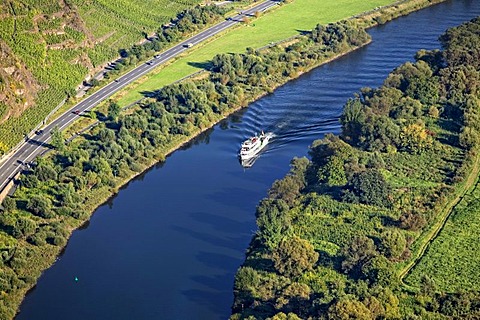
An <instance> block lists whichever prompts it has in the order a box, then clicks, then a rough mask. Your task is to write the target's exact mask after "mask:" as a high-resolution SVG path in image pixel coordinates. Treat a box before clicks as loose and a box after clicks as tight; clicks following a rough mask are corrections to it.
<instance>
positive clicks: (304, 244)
mask: <svg viewBox="0 0 480 320" xmlns="http://www.w3.org/2000/svg"><path fill="white" fill-rule="evenodd" d="M272 257H273V263H274V266H275V269H276V270H277V271H278V272H279V273H280V274H281V275H284V276H287V277H290V278H296V277H299V276H300V275H301V274H302V273H303V272H305V271H308V270H311V269H312V268H313V266H314V264H315V263H316V262H317V259H318V253H316V252H315V250H314V248H313V246H312V244H311V243H310V242H308V241H307V240H304V239H300V238H298V237H296V236H293V237H288V238H284V239H283V240H282V241H280V243H279V245H278V247H277V248H276V249H275V250H274V252H273V255H272Z"/></svg>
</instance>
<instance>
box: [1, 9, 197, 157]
mask: <svg viewBox="0 0 480 320" xmlns="http://www.w3.org/2000/svg"><path fill="white" fill-rule="evenodd" d="M199 2H200V1H199V0H181V1H169V0H146V1H128V0H120V1H110V0H100V1H89V0H68V1H67V0H58V1H51V0H12V1H4V2H2V4H0V57H2V59H0V85H1V87H2V91H3V92H2V94H3V95H4V97H3V96H0V100H2V101H3V100H5V101H7V102H6V103H4V104H3V105H2V106H1V107H0V155H1V154H2V153H4V152H5V151H6V150H8V149H9V148H11V147H13V146H14V145H15V144H16V143H17V142H18V141H20V140H21V139H22V136H23V135H24V134H26V133H27V132H29V131H30V130H31V129H32V128H33V127H35V125H37V124H38V123H39V122H40V121H41V120H42V119H43V118H44V117H45V116H46V115H47V114H48V113H49V112H50V110H52V109H53V108H55V106H56V105H57V104H58V103H59V102H60V101H62V100H63V99H64V98H65V97H66V96H72V95H74V93H75V88H76V87H77V86H78V85H79V84H80V83H81V82H82V81H83V80H84V79H85V77H86V76H87V74H89V73H94V70H95V68H98V67H99V66H101V65H103V64H104V63H106V62H107V61H109V60H111V59H113V58H115V57H116V56H117V55H118V51H119V49H123V48H129V47H131V46H132V45H133V44H134V43H138V42H139V41H141V40H142V39H143V38H144V37H145V35H148V34H152V33H154V32H155V31H156V30H157V29H158V28H159V27H160V26H161V25H162V24H164V23H166V22H168V21H170V19H171V18H173V17H175V16H176V15H177V14H178V13H179V12H180V11H182V10H183V9H185V8H188V7H191V6H193V5H195V4H197V3H199ZM5 57H7V58H8V59H7V58H5ZM21 66H25V68H23V67H21ZM5 70H6V71H5ZM7 98H8V99H7Z"/></svg>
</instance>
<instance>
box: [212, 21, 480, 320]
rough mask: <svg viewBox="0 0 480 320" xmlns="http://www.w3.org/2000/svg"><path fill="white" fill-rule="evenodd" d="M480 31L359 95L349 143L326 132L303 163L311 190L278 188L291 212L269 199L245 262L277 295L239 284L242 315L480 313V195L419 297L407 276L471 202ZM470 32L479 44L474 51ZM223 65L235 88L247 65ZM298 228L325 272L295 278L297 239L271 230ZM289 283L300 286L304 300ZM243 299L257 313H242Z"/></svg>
mask: <svg viewBox="0 0 480 320" xmlns="http://www.w3.org/2000/svg"><path fill="white" fill-rule="evenodd" d="M479 25H480V19H474V20H473V21H472V22H470V23H467V24H464V25H462V26H460V27H457V28H454V29H452V30H449V31H447V33H446V34H445V35H444V36H442V38H441V39H442V41H443V47H444V49H443V51H425V50H423V51H420V52H419V53H418V54H417V56H416V59H417V61H416V62H414V63H406V64H404V65H402V66H400V67H398V68H397V69H395V70H394V71H393V72H392V73H391V74H390V75H389V76H388V78H387V79H386V80H385V82H384V85H383V86H381V87H380V88H378V89H370V88H365V89H363V90H362V92H360V93H359V94H358V95H357V96H356V97H355V98H354V99H351V100H349V101H348V102H347V103H346V105H345V109H344V112H343V115H342V117H341V122H342V133H341V136H340V137H336V136H333V135H326V136H325V137H324V138H323V139H321V140H317V141H314V142H313V144H312V146H311V147H310V150H309V154H310V156H311V161H310V163H309V164H307V163H305V164H303V163H302V165H301V168H302V170H301V172H303V175H304V179H303V180H302V179H300V178H299V177H298V176H296V177H295V179H294V180H295V181H300V182H302V183H303V184H302V185H301V188H297V187H296V186H295V184H294V183H293V180H292V178H291V177H290V176H289V175H287V177H285V178H284V179H283V180H279V181H280V182H276V183H274V185H273V186H272V188H271V190H270V192H269V196H270V197H271V198H274V199H283V200H287V201H288V205H287V203H285V205H284V207H283V209H282V210H279V209H278V207H276V206H273V204H274V203H272V199H267V200H263V201H262V202H261V204H260V206H259V209H258V210H257V224H258V225H259V233H258V234H257V236H256V238H255V239H254V241H252V243H251V246H250V248H249V251H248V254H247V259H246V262H245V264H246V265H248V266H249V268H250V269H249V274H256V275H261V274H262V272H266V273H268V275H269V278H268V279H269V281H268V282H267V281H262V276H259V277H258V278H255V279H256V280H258V281H255V282H253V281H252V282H251V283H252V286H256V287H255V290H256V292H258V291H261V290H267V288H268V292H269V294H271V295H273V296H269V295H264V296H263V297H262V299H260V300H259V299H256V298H254V297H252V296H251V295H250V293H249V292H248V290H247V289H240V288H239V290H238V291H236V292H235V297H236V299H235V303H234V308H233V309H234V312H237V313H236V315H241V316H247V315H254V316H255V317H258V318H262V319H264V318H268V317H277V316H278V317H283V318H284V317H285V314H286V313H287V312H289V311H290V310H295V311H296V312H295V313H296V315H298V316H300V317H301V318H305V319H308V318H312V319H313V318H317V317H320V318H322V319H400V318H401V319H406V318H421V319H444V318H462V319H463V318H469V319H474V318H476V317H477V316H478V310H480V290H479V283H478V281H477V278H478V277H475V276H474V275H476V274H478V273H479V272H480V271H479V270H478V265H479V263H478V254H476V252H477V251H478V250H479V249H480V248H478V239H477V238H478V236H477V234H478V232H477V231H478V230H477V229H478V223H477V222H478V221H477V220H478V211H479V210H480V209H479V206H480V202H479V199H480V196H479V195H480V191H479V190H478V188H476V189H475V190H474V192H473V193H472V194H470V195H468V196H466V197H464V198H463V200H462V201H461V202H459V203H458V204H457V205H456V207H455V211H454V212H453V213H452V215H451V217H450V219H449V220H448V221H447V223H446V224H445V226H444V228H443V229H442V231H441V232H440V234H439V235H438V237H437V238H434V240H433V242H432V244H431V246H430V247H429V248H428V250H427V251H426V253H425V254H424V256H423V257H422V259H421V260H420V262H418V264H416V266H415V268H414V269H413V272H412V273H411V274H410V275H409V276H408V277H407V281H408V284H409V285H411V286H416V287H417V288H418V290H415V289H414V288H412V287H408V288H407V287H405V286H404V284H403V283H402V282H401V281H399V280H400V277H399V274H398V273H399V270H402V269H403V268H404V267H405V264H407V263H409V262H412V259H413V257H416V256H417V253H418V251H419V243H421V242H422V241H425V239H429V238H428V236H429V235H430V236H431V235H432V233H431V232H432V228H433V227H432V225H434V226H436V225H438V221H441V220H440V219H441V216H440V214H439V213H441V212H442V211H443V210H444V206H445V205H448V204H449V201H451V199H455V197H459V194H461V193H460V192H459V191H458V190H463V189H462V188H464V186H465V185H464V184H462V183H464V182H463V181H464V180H465V178H466V177H468V180H469V181H468V182H469V183H473V181H471V180H472V174H467V170H469V169H471V168H472V163H477V165H478V159H477V158H478V150H479V149H478V147H479V140H478V137H479V132H480V125H479V123H480V113H479V110H480V108H479V107H480V101H479V99H478V97H479V93H480V85H478V84H479V83H480V65H478V60H477V58H478V52H479V51H478V50H477V47H478V43H479V41H480V40H479V39H480V33H479V32H478V30H479V29H480V28H479ZM339 29H340V28H331V30H339ZM324 30H326V28H317V29H316V30H315V31H314V32H313V39H314V40H315V41H317V42H319V43H324V44H326V43H330V44H333V45H335V46H338V41H341V39H343V38H344V37H345V35H338V34H336V33H334V34H331V35H328V36H326V35H322V34H321V32H323V31H324ZM462 35H465V39H466V41H467V42H469V43H465V45H463V44H462V43H463V39H462ZM472 43H473V44H474V45H472ZM473 46H476V47H475V49H474V48H473ZM219 60H220V59H219ZM460 61H462V63H461V62H460ZM213 65H214V68H217V69H215V70H219V71H220V72H222V73H223V74H224V76H225V78H224V79H223V81H225V82H226V83H228V82H229V81H230V79H231V78H232V77H234V76H235V74H234V72H235V71H233V70H235V69H237V68H245V61H243V65H241V64H238V62H237V61H236V60H235V59H231V60H230V61H229V63H223V64H219V63H217V61H215V60H214V61H213ZM220 80H221V81H222V79H220ZM289 177H290V178H289ZM286 185H288V186H289V187H288V189H289V192H290V193H287V192H286V190H285V189H287V188H284V186H286ZM277 201H279V200H277ZM452 203H455V202H452ZM267 204H268V205H267ZM277 205H278V204H277ZM272 207H273V208H275V209H276V210H272V209H270V208H272ZM259 210H260V211H259ZM258 212H260V213H261V214H260V215H259V216H262V217H264V218H263V219H258ZM272 213H273V214H272ZM268 214H270V215H268ZM467 220H468V221H467ZM435 223H436V224H435ZM286 225H288V232H289V233H290V234H295V235H298V236H299V237H300V238H301V239H306V240H308V241H309V243H311V244H312V245H313V247H314V248H315V250H316V252H318V253H319V258H318V261H317V263H316V267H315V268H308V269H307V270H304V271H301V270H296V272H291V271H290V272H289V271H286V269H288V268H291V267H292V266H298V265H299V264H298V262H297V261H298V260H299V258H298V257H290V256H289V254H286V253H285V251H286V250H285V247H286V244H287V242H285V240H281V241H280V242H278V238H279V237H280V234H281V232H278V233H277V234H275V233H274V232H272V231H271V230H269V233H268V234H270V235H274V234H275V237H271V238H270V239H276V241H272V242H270V243H269V244H268V245H267V243H266V241H265V240H264V239H266V237H265V235H264V234H263V232H264V230H265V226H272V229H273V230H277V231H278V230H281V228H282V227H283V226H286ZM283 230H287V229H283ZM433 230H434V229H433ZM288 238H289V237H287V239H288ZM291 251H294V250H291ZM268 252H272V254H271V255H269V254H268ZM411 252H414V254H413V255H411ZM304 256H305V255H304ZM412 256H413V257H412ZM261 258H263V259H271V260H273V266H272V265H271V264H270V265H269V264H268V263H256V262H258V261H259V259H261ZM268 261H270V260H268ZM272 269H273V270H275V271H277V274H274V273H273V272H272ZM424 275H429V276H431V279H428V278H425V277H424ZM252 278H253V277H252ZM285 278H288V279H289V280H290V282H288V283H285V285H284V287H283V289H281V290H279V289H277V290H276V291H274V286H273V285H272V284H273V283H278V282H281V281H285ZM296 282H298V283H303V284H305V285H306V286H305V287H299V286H296V284H295V283H296ZM287 288H295V289H292V292H296V298H295V299H294V301H292V299H291V296H290V295H289V294H288V293H286V291H288V290H287ZM273 292H274V293H273ZM239 301H243V302H248V305H249V307H248V308H246V309H244V308H242V309H240V308H239V305H238V302H239ZM272 305H273V307H272ZM289 307H296V308H297V309H289ZM279 311H281V312H283V314H282V313H279Z"/></svg>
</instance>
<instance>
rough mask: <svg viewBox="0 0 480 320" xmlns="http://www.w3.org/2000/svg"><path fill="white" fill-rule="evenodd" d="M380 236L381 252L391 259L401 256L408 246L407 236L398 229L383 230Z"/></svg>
mask: <svg viewBox="0 0 480 320" xmlns="http://www.w3.org/2000/svg"><path fill="white" fill-rule="evenodd" d="M380 238H381V240H380V252H382V253H383V254H384V255H385V257H387V258H389V259H397V258H399V257H400V256H401V255H402V253H403V252H404V251H405V248H406V247H407V241H406V240H405V236H404V235H403V233H402V232H400V231H398V230H396V229H391V230H387V231H385V232H383V233H382V234H381V236H380Z"/></svg>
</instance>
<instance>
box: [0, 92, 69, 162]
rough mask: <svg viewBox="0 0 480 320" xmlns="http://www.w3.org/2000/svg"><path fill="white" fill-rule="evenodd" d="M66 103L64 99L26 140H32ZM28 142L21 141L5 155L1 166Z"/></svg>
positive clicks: (28, 134) (0, 158)
mask: <svg viewBox="0 0 480 320" xmlns="http://www.w3.org/2000/svg"><path fill="white" fill-rule="evenodd" d="M65 102H67V99H63V100H62V101H61V102H60V103H59V104H58V105H57V106H56V107H55V108H54V109H53V110H52V111H50V113H49V114H48V115H47V116H46V117H45V119H43V121H42V122H40V123H39V124H37V125H36V126H35V128H33V129H32V130H31V131H30V132H29V133H27V134H26V135H25V138H31V137H33V136H34V135H35V132H36V131H38V130H39V129H40V128H41V127H43V126H44V125H45V124H46V123H47V121H48V119H50V117H51V116H52V115H53V114H54V113H55V112H57V111H58V109H60V108H61V107H62V106H63V105H64V104H65ZM25 142H26V139H23V140H22V141H20V142H19V143H18V144H17V145H16V146H15V147H13V148H12V149H10V151H9V152H8V153H6V154H4V155H3V156H1V157H0V164H1V163H2V162H4V161H5V160H7V159H8V158H9V157H10V156H11V155H12V154H14V153H15V152H17V150H18V149H20V148H21V147H22V146H23V145H24V144H25Z"/></svg>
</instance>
